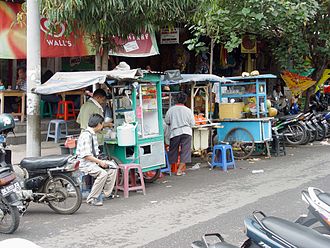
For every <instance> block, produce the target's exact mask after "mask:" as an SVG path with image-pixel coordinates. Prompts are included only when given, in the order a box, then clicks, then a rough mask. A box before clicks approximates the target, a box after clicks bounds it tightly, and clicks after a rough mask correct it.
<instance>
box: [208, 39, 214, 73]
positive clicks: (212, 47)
mask: <svg viewBox="0 0 330 248" xmlns="http://www.w3.org/2000/svg"><path fill="white" fill-rule="evenodd" d="M213 52H214V40H213V39H211V54H210V69H209V73H210V74H213Z"/></svg>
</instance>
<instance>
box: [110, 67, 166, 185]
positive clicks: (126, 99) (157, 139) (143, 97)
mask: <svg viewBox="0 0 330 248" xmlns="http://www.w3.org/2000/svg"><path fill="white" fill-rule="evenodd" d="M109 87H110V89H111V92H112V111H113V120H114V130H116V138H114V139H111V138H110V137H109V138H107V139H105V144H104V147H105V152H106V153H107V154H108V155H110V156H111V157H112V158H114V159H115V160H117V161H118V162H120V163H124V164H126V163H138V164H140V165H141V167H142V171H143V172H149V171H152V173H144V179H145V181H146V182H152V181H154V180H156V179H157V178H158V177H159V173H160V169H161V168H163V167H165V166H166V164H165V149H164V130H163V123H162V98H161V83H160V75H159V74H150V73H149V74H144V76H143V78H139V79H138V80H121V81H114V82H112V83H111V84H109Z"/></svg>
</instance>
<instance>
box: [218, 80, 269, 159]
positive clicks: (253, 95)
mask: <svg viewBox="0 0 330 248" xmlns="http://www.w3.org/2000/svg"><path fill="white" fill-rule="evenodd" d="M274 78H276V76H275V75H271V74H266V75H259V76H251V77H229V78H228V79H229V80H232V81H231V82H224V83H221V87H219V91H220V92H219V96H220V102H222V101H223V99H224V98H227V100H226V102H230V101H231V100H232V101H235V103H236V104H237V105H234V103H232V104H231V105H230V104H229V105H224V106H225V107H231V108H232V109H231V111H228V115H227V113H226V112H225V111H223V112H221V107H222V106H221V103H220V122H219V123H218V126H217V127H216V128H217V139H218V142H229V143H230V144H231V145H232V147H233V152H234V157H235V158H237V159H245V158H248V157H249V156H250V155H251V154H252V153H253V152H254V151H255V148H256V147H260V145H261V146H264V147H265V148H266V153H267V155H268V156H270V151H269V142H270V141H271V140H272V129H271V120H272V118H271V117H267V113H268V110H267V103H266V100H267V94H266V88H267V87H266V79H274ZM224 89H226V91H225V92H223V90H224ZM251 89H252V90H251ZM247 99H252V100H253V102H254V104H253V106H254V110H253V111H251V113H250V115H251V116H250V117H249V118H242V117H243V116H242V114H246V113H245V112H244V108H243V105H244V103H246V100H247ZM238 101H242V102H238ZM239 103H242V105H241V106H242V107H240V108H239V109H238V110H236V109H237V106H240V105H239ZM236 113H238V117H237V116H234V117H233V116H231V115H233V114H234V115H236ZM259 144H260V145H259Z"/></svg>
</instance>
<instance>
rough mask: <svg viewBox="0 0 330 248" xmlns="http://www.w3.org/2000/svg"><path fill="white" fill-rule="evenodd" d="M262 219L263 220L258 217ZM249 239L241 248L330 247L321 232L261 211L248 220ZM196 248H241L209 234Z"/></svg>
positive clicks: (195, 244)
mask: <svg viewBox="0 0 330 248" xmlns="http://www.w3.org/2000/svg"><path fill="white" fill-rule="evenodd" d="M257 215H258V216H259V215H260V216H261V217H262V218H261V219H260V218H259V217H258V216H257ZM244 223H245V227H246V235H247V237H248V240H246V241H245V242H244V244H243V245H242V246H241V248H248V247H249V248H257V247H264V248H265V247H266V248H297V247H299V248H314V247H315V248H316V247H317V248H328V247H330V238H328V237H326V236H324V235H322V234H320V233H318V232H317V231H315V230H313V229H311V228H309V227H306V226H302V225H300V224H297V223H294V222H290V221H287V220H284V219H281V218H277V217H273V216H266V215H265V214H264V213H262V212H260V211H256V212H254V213H253V215H252V217H247V218H246V219H245V221H244ZM210 236H213V237H215V238H217V239H218V242H216V243H213V244H210V243H209V242H208V240H207V238H209V237H210ZM191 247H193V248H238V247H237V246H234V245H231V244H229V243H227V242H225V241H224V239H223V238H222V237H221V235H220V234H218V233H216V234H206V235H204V236H203V237H202V240H198V241H194V242H193V243H192V244H191Z"/></svg>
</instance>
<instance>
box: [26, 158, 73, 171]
mask: <svg viewBox="0 0 330 248" xmlns="http://www.w3.org/2000/svg"><path fill="white" fill-rule="evenodd" d="M69 156H70V155H49V156H44V157H30V158H24V159H23V160H22V161H21V166H22V167H23V168H25V169H27V170H28V171H29V170H30V171H33V170H39V169H49V168H56V167H61V166H63V165H65V163H66V162H67V161H68V159H69Z"/></svg>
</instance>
